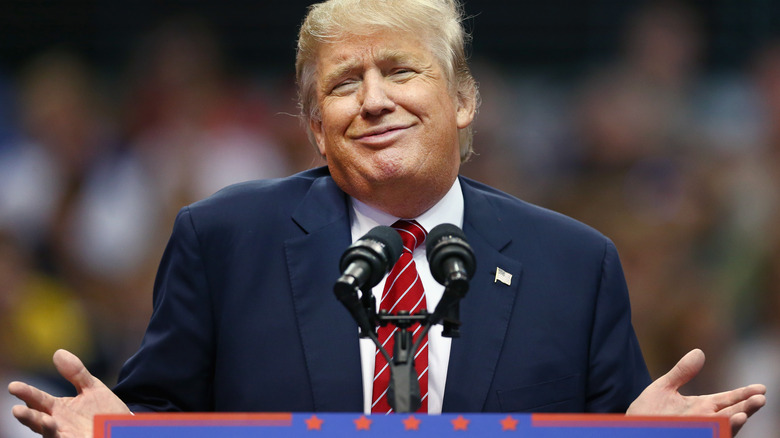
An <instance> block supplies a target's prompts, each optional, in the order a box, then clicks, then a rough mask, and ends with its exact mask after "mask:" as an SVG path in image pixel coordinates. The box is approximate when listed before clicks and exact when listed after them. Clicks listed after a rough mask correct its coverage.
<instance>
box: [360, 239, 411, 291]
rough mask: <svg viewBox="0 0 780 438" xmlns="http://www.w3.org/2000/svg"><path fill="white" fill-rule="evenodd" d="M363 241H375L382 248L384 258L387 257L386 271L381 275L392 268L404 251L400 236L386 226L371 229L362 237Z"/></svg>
mask: <svg viewBox="0 0 780 438" xmlns="http://www.w3.org/2000/svg"><path fill="white" fill-rule="evenodd" d="M363 239H371V240H374V241H377V242H379V243H380V244H381V245H382V246H383V249H384V252H385V256H386V257H387V269H386V270H385V272H383V274H385V273H387V271H389V270H390V269H391V268H392V267H393V265H394V264H395V262H397V261H398V258H399V257H401V252H402V251H403V250H404V242H403V240H401V235H400V234H398V231H396V230H394V229H392V228H390V227H388V226H386V225H379V226H376V227H374V228H372V229H371V231H369V232H368V233H366V235H365V236H363ZM383 276H384V275H383ZM377 283H378V282H377Z"/></svg>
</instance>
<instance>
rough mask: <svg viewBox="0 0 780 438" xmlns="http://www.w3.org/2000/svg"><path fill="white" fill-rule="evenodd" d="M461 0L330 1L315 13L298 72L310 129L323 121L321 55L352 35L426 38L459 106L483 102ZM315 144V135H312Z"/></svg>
mask: <svg viewBox="0 0 780 438" xmlns="http://www.w3.org/2000/svg"><path fill="white" fill-rule="evenodd" d="M462 20H463V10H462V6H461V5H460V3H459V2H458V0H327V1H324V2H322V3H317V4H314V5H312V6H311V7H310V8H309V13H308V14H307V16H306V18H305V19H304V21H303V24H302V25H301V29H300V32H299V34H298V49H297V54H296V62H295V70H296V79H297V83H298V105H299V109H300V115H301V118H302V121H303V123H304V126H305V127H306V128H307V129H308V127H309V122H310V121H311V120H319V118H320V113H319V111H320V109H319V106H318V104H317V93H316V88H315V85H316V79H317V78H316V76H317V65H316V64H317V50H318V49H319V46H320V44H322V43H332V42H336V41H338V40H339V39H340V38H343V37H345V36H348V35H368V34H371V33H374V32H376V31H378V30H383V29H390V30H400V31H405V32H409V33H411V34H414V35H420V36H422V38H423V40H424V41H426V42H427V43H428V46H429V49H430V50H431V53H432V54H433V56H434V57H435V58H436V59H437V60H438V61H439V64H440V65H441V67H442V69H443V70H444V73H445V76H446V78H447V81H448V83H449V86H450V89H451V90H453V91H454V92H455V94H456V96H457V99H458V102H464V101H468V100H469V99H473V100H474V103H475V106H476V105H477V104H478V103H479V94H478V91H477V86H476V82H475V81H474V78H473V76H472V75H471V71H470V70H469V67H468V64H467V62H466V48H465V46H466V42H467V40H468V38H469V35H468V34H467V33H466V31H465V30H464V29H463V25H462ZM309 137H310V139H312V134H311V132H309ZM458 139H459V143H460V158H461V161H466V160H467V159H468V158H469V157H470V156H471V154H472V153H473V148H472V131H471V126H470V125H469V126H468V127H466V128H463V129H461V130H460V132H459V133H458Z"/></svg>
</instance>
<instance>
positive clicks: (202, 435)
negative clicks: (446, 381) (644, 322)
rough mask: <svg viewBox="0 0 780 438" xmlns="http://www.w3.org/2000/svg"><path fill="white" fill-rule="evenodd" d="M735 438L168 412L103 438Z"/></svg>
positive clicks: (559, 417)
mask: <svg viewBox="0 0 780 438" xmlns="http://www.w3.org/2000/svg"><path fill="white" fill-rule="evenodd" d="M369 435H370V436H371V437H388V438H390V437H393V438H395V437H398V436H399V435H401V436H404V437H409V438H412V437H415V436H436V437H456V438H467V437H494V436H495V437H507V438H509V437H513V436H514V437H523V438H660V437H663V438H730V437H731V430H730V427H729V422H728V419H727V418H720V417H718V418H715V417H706V418H705V417H626V416H624V415H617V414H442V415H430V416H429V415H418V414H411V415H410V414H396V415H361V414H354V413H353V414H324V413H294V414H293V413H276V414H270V413H269V414H262V413H175V414H169V413H161V414H147V413H144V414H137V415H135V416H132V415H98V416H96V417H95V433H94V436H95V438H157V437H160V438H162V437H165V438H185V437H186V438H211V437H219V438H249V437H253V438H254V437H258V436H263V437H270V438H288V437H300V436H303V437H307V438H309V437H310V438H336V437H339V438H341V437H352V436H354V437H365V436H369Z"/></svg>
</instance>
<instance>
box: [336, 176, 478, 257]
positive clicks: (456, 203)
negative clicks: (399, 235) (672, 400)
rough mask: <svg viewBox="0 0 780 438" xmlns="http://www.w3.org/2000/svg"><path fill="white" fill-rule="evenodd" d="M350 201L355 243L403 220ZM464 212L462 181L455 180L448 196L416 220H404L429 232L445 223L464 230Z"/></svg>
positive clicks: (358, 202) (355, 200)
mask: <svg viewBox="0 0 780 438" xmlns="http://www.w3.org/2000/svg"><path fill="white" fill-rule="evenodd" d="M350 200H351V204H352V208H351V209H350V210H351V214H350V219H351V221H352V241H353V242H354V241H355V240H357V239H359V238H360V237H362V236H364V235H365V234H366V233H368V232H369V231H371V229H372V228H374V227H375V226H377V225H388V226H389V225H392V224H393V223H394V222H395V221H397V220H398V219H401V218H399V217H396V216H393V215H390V214H387V213H385V212H383V211H381V210H378V209H376V208H374V207H371V206H369V205H367V204H365V203H363V202H360V201H358V200H357V199H355V198H352V197H350ZM463 211H464V208H463V191H462V190H461V187H460V179H459V178H455V182H454V183H453V184H452V187H450V190H449V191H448V192H447V194H445V195H444V197H443V198H441V200H439V202H437V203H436V204H434V206H433V207H431V208H429V209H428V210H427V211H426V212H425V213H423V214H421V215H420V216H418V217H416V218H403V219H414V220H416V221H417V222H418V223H419V224H420V225H422V226H423V228H425V229H426V230H427V231H430V230H431V229H433V227H435V226H436V225H439V224H443V223H450V224H453V225H457V226H458V227H460V228H463Z"/></svg>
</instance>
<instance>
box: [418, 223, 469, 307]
mask: <svg viewBox="0 0 780 438" xmlns="http://www.w3.org/2000/svg"><path fill="white" fill-rule="evenodd" d="M425 253H426V255H427V257H428V264H429V265H430V268H431V274H432V275H433V278H434V279H435V280H436V281H438V282H439V283H440V284H443V285H444V287H445V289H444V294H443V295H442V297H441V301H439V304H438V305H437V306H436V309H434V311H433V315H432V320H433V322H434V323H437V322H438V321H439V320H441V318H442V317H443V316H444V315H445V313H446V314H447V315H448V317H450V318H451V319H452V317H453V316H454V315H453V311H450V312H448V310H449V309H450V307H451V306H453V305H454V304H457V302H458V301H459V300H460V299H461V298H463V297H464V296H465V295H466V292H468V290H469V280H470V279H471V277H472V276H473V275H474V271H475V269H476V265H477V263H476V260H475V258H474V251H472V249H471V246H469V244H468V243H467V242H466V235H465V234H464V233H463V230H461V229H460V228H458V227H457V226H455V225H452V224H440V225H437V226H435V227H434V228H433V229H432V230H431V231H430V232H429V233H428V238H427V239H426V244H425Z"/></svg>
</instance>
